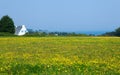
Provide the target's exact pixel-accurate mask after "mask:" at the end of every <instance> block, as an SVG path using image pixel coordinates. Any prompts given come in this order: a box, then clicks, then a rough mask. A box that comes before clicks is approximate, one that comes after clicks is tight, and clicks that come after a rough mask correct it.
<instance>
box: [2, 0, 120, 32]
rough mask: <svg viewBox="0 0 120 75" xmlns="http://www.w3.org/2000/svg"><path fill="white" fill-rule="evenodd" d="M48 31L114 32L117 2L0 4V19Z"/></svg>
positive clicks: (25, 0) (119, 22)
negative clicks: (7, 16) (9, 18)
mask: <svg viewBox="0 0 120 75" xmlns="http://www.w3.org/2000/svg"><path fill="white" fill-rule="evenodd" d="M3 15H9V16H10V17H11V18H12V19H13V20H14V23H15V25H22V24H24V25H26V26H27V28H32V29H42V30H48V31H71V32H78V31H113V30H114V29H116V28H117V27H119V26H120V0H1V1H0V18H1V17H2V16H3Z"/></svg>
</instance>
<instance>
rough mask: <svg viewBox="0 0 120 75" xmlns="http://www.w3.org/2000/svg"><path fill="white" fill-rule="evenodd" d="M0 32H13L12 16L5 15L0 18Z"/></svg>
mask: <svg viewBox="0 0 120 75" xmlns="http://www.w3.org/2000/svg"><path fill="white" fill-rule="evenodd" d="M0 32H7V33H12V34H14V33H15V26H14V22H13V20H12V18H10V17H9V16H8V15H5V16H3V17H2V18H1V20H0Z"/></svg>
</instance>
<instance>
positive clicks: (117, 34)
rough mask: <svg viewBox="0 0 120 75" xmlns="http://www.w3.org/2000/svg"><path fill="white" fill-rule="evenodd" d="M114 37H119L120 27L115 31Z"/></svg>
mask: <svg viewBox="0 0 120 75" xmlns="http://www.w3.org/2000/svg"><path fill="white" fill-rule="evenodd" d="M115 35H116V36H120V27H119V28H117V29H116V30H115Z"/></svg>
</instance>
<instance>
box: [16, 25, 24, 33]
mask: <svg viewBox="0 0 120 75" xmlns="http://www.w3.org/2000/svg"><path fill="white" fill-rule="evenodd" d="M21 29H22V26H17V27H16V29H15V34H19V32H20V30H21Z"/></svg>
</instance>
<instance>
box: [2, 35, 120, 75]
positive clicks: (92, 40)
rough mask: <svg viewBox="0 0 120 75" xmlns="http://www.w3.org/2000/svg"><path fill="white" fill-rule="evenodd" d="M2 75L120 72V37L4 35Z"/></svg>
mask: <svg viewBox="0 0 120 75" xmlns="http://www.w3.org/2000/svg"><path fill="white" fill-rule="evenodd" d="M0 75H120V38H119V37H0Z"/></svg>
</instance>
